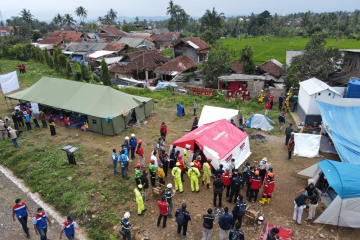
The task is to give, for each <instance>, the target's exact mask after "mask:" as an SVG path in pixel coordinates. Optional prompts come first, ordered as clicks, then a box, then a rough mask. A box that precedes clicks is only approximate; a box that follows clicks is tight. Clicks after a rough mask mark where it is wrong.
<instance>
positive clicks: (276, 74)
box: [257, 59, 283, 82]
mask: <svg viewBox="0 0 360 240" xmlns="http://www.w3.org/2000/svg"><path fill="white" fill-rule="evenodd" d="M282 67H283V64H282V63H281V62H279V61H277V60H276V59H271V60H269V61H267V62H264V63H263V64H261V65H259V66H257V72H258V74H261V75H266V76H268V79H272V80H273V81H275V82H277V81H278V80H279V79H280V77H281V75H282Z"/></svg>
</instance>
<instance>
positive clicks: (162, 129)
mask: <svg viewBox="0 0 360 240" xmlns="http://www.w3.org/2000/svg"><path fill="white" fill-rule="evenodd" d="M167 132H168V129H167V126H166V124H165V123H164V122H162V123H161V126H160V137H161V138H162V139H164V141H165V139H166V134H167Z"/></svg>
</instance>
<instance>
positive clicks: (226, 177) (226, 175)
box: [221, 168, 232, 197]
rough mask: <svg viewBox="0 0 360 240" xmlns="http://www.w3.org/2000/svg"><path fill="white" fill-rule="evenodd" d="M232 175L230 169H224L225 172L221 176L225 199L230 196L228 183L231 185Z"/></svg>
mask: <svg viewBox="0 0 360 240" xmlns="http://www.w3.org/2000/svg"><path fill="white" fill-rule="evenodd" d="M231 179H232V175H231V173H230V169H229V168H226V172H224V173H223V174H221V180H222V181H223V182H224V188H226V195H225V196H226V197H229V195H230V183H231Z"/></svg>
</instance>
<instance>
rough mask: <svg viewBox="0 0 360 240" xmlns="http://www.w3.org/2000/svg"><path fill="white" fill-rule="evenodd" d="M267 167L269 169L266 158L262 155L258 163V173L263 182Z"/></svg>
mask: <svg viewBox="0 0 360 240" xmlns="http://www.w3.org/2000/svg"><path fill="white" fill-rule="evenodd" d="M268 169H269V164H268V163H267V158H266V157H264V158H263V159H262V160H261V161H260V163H259V175H260V177H261V181H262V182H264V178H265V175H266V173H267V170H268Z"/></svg>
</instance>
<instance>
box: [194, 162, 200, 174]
mask: <svg viewBox="0 0 360 240" xmlns="http://www.w3.org/2000/svg"><path fill="white" fill-rule="evenodd" d="M194 167H196V168H197V169H199V171H201V163H200V161H198V160H194Z"/></svg>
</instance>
